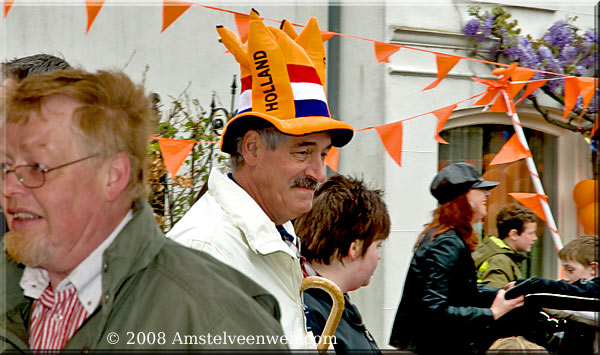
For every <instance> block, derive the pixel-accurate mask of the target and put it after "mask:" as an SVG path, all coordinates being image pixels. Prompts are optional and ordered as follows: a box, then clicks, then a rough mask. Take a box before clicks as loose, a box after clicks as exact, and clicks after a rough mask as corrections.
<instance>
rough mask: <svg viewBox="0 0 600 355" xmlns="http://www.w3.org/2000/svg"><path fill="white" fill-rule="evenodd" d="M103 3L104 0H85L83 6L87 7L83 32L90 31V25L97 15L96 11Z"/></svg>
mask: <svg viewBox="0 0 600 355" xmlns="http://www.w3.org/2000/svg"><path fill="white" fill-rule="evenodd" d="M103 5H104V0H85V7H86V8H87V16H88V23H87V28H86V30H85V33H88V32H89V31H90V28H91V27H92V24H93V23H94V20H95V19H96V16H98V13H99V12H100V9H101V8H102V6H103Z"/></svg>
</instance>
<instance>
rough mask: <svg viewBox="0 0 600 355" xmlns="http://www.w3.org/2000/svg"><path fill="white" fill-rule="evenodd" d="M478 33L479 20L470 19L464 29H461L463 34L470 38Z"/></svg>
mask: <svg viewBox="0 0 600 355" xmlns="http://www.w3.org/2000/svg"><path fill="white" fill-rule="evenodd" d="M478 31H479V19H478V18H472V19H470V20H469V22H467V24H466V25H465V28H464V29H463V33H464V34H466V35H467V36H470V37H475V36H476V35H477V32H478Z"/></svg>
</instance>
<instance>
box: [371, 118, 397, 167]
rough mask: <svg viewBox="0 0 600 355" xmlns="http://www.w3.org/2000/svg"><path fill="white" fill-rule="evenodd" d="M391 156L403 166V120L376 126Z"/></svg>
mask: <svg viewBox="0 0 600 355" xmlns="http://www.w3.org/2000/svg"><path fill="white" fill-rule="evenodd" d="M374 128H375V130H377V134H379V138H380V139H381V143H383V146H384V147H385V150H386V151H387V152H388V154H389V155H390V157H392V159H394V161H396V163H397V164H398V166H402V121H399V122H394V123H388V124H386V125H383V126H377V127H374Z"/></svg>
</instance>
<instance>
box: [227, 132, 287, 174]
mask: <svg viewBox="0 0 600 355" xmlns="http://www.w3.org/2000/svg"><path fill="white" fill-rule="evenodd" d="M256 132H258V134H259V135H260V138H261V139H262V141H263V143H265V145H266V146H267V148H268V149H269V150H275V149H277V147H279V146H280V145H282V144H283V143H285V141H287V140H288V138H289V137H290V136H289V135H287V134H285V133H281V132H280V131H278V130H277V129H276V128H275V127H266V128H260V129H257V130H256ZM243 138H244V135H241V136H239V137H236V139H235V153H232V154H231V156H230V158H229V162H228V165H229V168H230V169H231V171H232V172H233V171H236V170H237V169H238V168H239V167H240V166H242V165H243V164H244V157H243V156H242V139H243Z"/></svg>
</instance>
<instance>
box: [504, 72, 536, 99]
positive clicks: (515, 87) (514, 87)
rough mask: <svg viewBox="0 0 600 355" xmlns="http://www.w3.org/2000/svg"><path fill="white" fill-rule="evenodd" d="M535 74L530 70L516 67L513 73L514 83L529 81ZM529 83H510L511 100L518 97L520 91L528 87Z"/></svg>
mask: <svg viewBox="0 0 600 355" xmlns="http://www.w3.org/2000/svg"><path fill="white" fill-rule="evenodd" d="M534 74H535V70H533V69H529V68H522V67H515V69H514V71H513V72H512V76H511V79H512V81H528V80H529V79H531V78H532V77H533V75H534ZM526 84H527V83H525V82H523V83H512V82H511V83H510V87H509V88H508V91H509V94H510V98H511V99H512V98H513V97H515V95H517V93H518V92H519V91H521V89H522V88H523V87H524V86H525V85H526Z"/></svg>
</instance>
